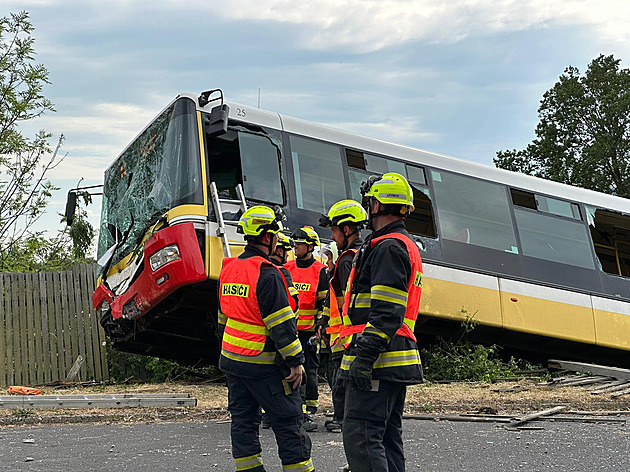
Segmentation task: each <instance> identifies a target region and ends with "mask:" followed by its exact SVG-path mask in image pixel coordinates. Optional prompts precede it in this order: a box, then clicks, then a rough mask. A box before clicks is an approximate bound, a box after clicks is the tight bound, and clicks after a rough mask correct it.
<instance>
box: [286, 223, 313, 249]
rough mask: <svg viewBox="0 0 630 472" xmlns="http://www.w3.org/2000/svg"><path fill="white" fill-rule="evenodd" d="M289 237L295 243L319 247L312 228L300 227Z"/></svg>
mask: <svg viewBox="0 0 630 472" xmlns="http://www.w3.org/2000/svg"><path fill="white" fill-rule="evenodd" d="M291 237H292V238H293V240H294V241H295V242H296V243H304V244H313V245H314V246H319V245H320V243H319V235H318V234H317V232H316V231H315V230H314V229H313V227H312V226H302V227H301V228H300V229H298V230H295V231H294V232H293V234H292V235H291Z"/></svg>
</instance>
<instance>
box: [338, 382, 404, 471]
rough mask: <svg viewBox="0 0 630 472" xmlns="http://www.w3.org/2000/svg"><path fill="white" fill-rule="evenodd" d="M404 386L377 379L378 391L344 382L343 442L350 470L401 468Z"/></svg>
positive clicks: (392, 469) (395, 469) (393, 469)
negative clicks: (365, 390) (358, 388)
mask: <svg viewBox="0 0 630 472" xmlns="http://www.w3.org/2000/svg"><path fill="white" fill-rule="evenodd" d="M406 393H407V386H406V385H405V384H401V383H398V382H387V381H383V380H381V381H380V385H379V390H378V391H377V392H364V391H362V390H357V389H356V388H355V387H354V386H353V385H352V384H351V383H350V382H346V399H345V402H346V404H345V417H344V421H343V445H344V449H345V451H346V458H347V459H348V464H349V465H350V469H351V470H352V472H404V470H405V455H404V453H403V441H402V413H403V407H404V405H405V395H406Z"/></svg>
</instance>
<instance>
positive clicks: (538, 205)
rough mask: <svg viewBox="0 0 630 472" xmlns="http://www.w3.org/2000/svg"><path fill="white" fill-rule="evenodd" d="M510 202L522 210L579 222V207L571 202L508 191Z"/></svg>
mask: <svg viewBox="0 0 630 472" xmlns="http://www.w3.org/2000/svg"><path fill="white" fill-rule="evenodd" d="M510 193H511V194H512V202H514V205H516V206H520V207H523V208H530V209H532V210H538V211H541V212H543V213H551V214H553V215H558V216H565V217H567V218H573V219H575V220H581V219H582V217H581V215H580V207H579V206H578V205H577V204H575V203H571V202H567V201H564V200H558V199H557V198H551V197H545V196H543V195H538V194H534V193H531V192H526V191H524V190H517V189H514V188H513V189H510Z"/></svg>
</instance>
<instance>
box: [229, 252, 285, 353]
mask: <svg viewBox="0 0 630 472" xmlns="http://www.w3.org/2000/svg"><path fill="white" fill-rule="evenodd" d="M262 266H265V267H273V268H274V269H276V270H278V269H277V268H276V267H275V266H274V265H273V264H271V263H270V262H269V261H267V260H265V259H264V258H262V257H249V258H247V259H237V258H229V259H224V261H223V269H222V270H221V276H220V282H221V286H220V288H219V300H220V305H221V313H222V314H223V316H224V319H225V330H224V332H223V343H222V351H223V353H224V355H226V357H228V358H230V359H232V360H241V361H246V362H249V361H253V359H251V360H248V359H243V356H246V357H247V356H259V355H260V354H261V353H262V352H263V350H264V347H265V344H266V342H267V336H268V335H269V329H270V328H271V327H273V326H276V325H278V324H280V323H282V322H283V321H284V320H285V319H286V318H288V317H293V316H295V315H294V313H293V310H292V309H291V307H290V306H286V307H285V308H283V309H281V310H278V311H277V312H275V313H272V314H270V315H268V316H266V317H265V319H264V320H263V315H262V314H261V310H260V307H259V305H258V298H257V293H256V286H257V283H258V277H259V275H260V271H261V267H262ZM278 272H279V273H280V274H281V275H282V273H281V272H280V271H279V270H278ZM282 279H283V280H284V276H282ZM285 288H286V290H287V296H288V297H289V299H290V295H289V289H288V287H286V281H285ZM268 354H269V355H264V356H261V357H260V363H265V364H266V363H271V364H272V363H273V359H274V356H275V353H273V352H270V353H268ZM283 357H284V356H283Z"/></svg>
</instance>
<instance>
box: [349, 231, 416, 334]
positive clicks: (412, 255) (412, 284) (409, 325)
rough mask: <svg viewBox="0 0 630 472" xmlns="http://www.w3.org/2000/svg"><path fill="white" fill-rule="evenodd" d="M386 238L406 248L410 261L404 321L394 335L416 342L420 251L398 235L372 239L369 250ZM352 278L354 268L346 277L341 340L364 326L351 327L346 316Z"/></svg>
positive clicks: (358, 331) (402, 236)
mask: <svg viewBox="0 0 630 472" xmlns="http://www.w3.org/2000/svg"><path fill="white" fill-rule="evenodd" d="M388 238H394V239H398V240H399V241H402V242H403V243H404V244H405V246H406V247H407V252H408V253H409V259H410V260H411V278H410V279H409V282H408V283H407V309H406V310H405V319H404V320H403V325H402V327H401V328H400V329H399V330H398V331H396V334H398V335H400V336H405V337H407V338H410V339H413V340H414V341H416V336H415V334H414V333H413V331H414V329H415V326H416V319H417V318H418V311H419V310H420V296H421V295H422V260H421V259H420V251H418V246H416V244H415V243H414V242H413V241H412V240H411V239H409V238H408V237H407V236H404V235H402V234H400V233H389V234H386V235H384V236H379V237H378V238H374V239H372V241H371V248H372V249H374V246H376V245H377V244H378V243H379V242H380V241H382V240H384V239H388ZM354 276H355V267H353V268H352V271H351V272H350V276H349V277H348V287H347V289H346V296H345V298H344V302H343V323H344V327H343V328H342V330H341V333H340V334H339V336H340V337H341V338H345V337H347V336H349V335H352V334H355V333H361V332H363V330H364V329H365V326H366V325H365V324H358V325H353V324H352V322H351V320H350V317H349V316H348V309H349V307H350V302H351V298H352V294H351V288H352V282H353V280H354Z"/></svg>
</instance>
